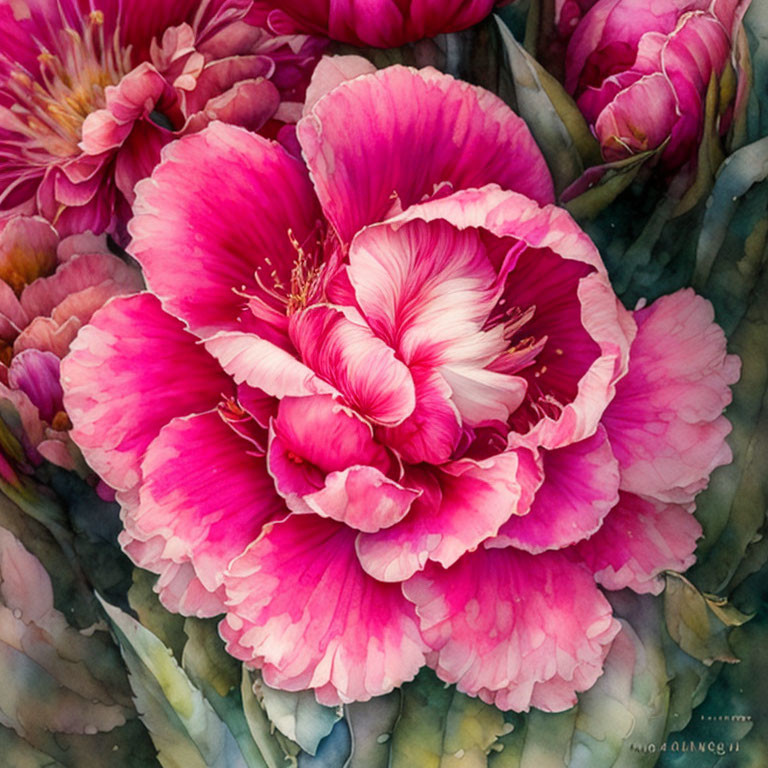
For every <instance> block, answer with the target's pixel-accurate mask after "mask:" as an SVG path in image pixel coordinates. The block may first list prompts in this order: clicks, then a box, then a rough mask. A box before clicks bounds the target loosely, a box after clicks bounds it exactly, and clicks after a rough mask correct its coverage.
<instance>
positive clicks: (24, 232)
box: [0, 216, 143, 469]
mask: <svg viewBox="0 0 768 768" xmlns="http://www.w3.org/2000/svg"><path fill="white" fill-rule="evenodd" d="M142 287H143V282H142V279H141V275H140V273H139V272H138V270H136V269H135V268H132V267H129V266H127V265H126V264H124V263H123V262H122V261H121V260H120V259H118V258H117V257H116V256H113V255H112V254H111V253H110V252H109V250H108V249H107V247H106V242H105V238H104V237H95V236H93V235H90V234H85V235H76V236H72V237H68V238H65V239H64V240H62V241H59V236H58V235H57V233H56V230H54V229H53V227H52V226H51V225H50V224H49V223H48V222H47V221H45V220H44V219H41V218H39V217H26V216H17V217H15V218H12V219H10V220H8V221H6V222H4V223H3V226H2V229H0V397H2V398H5V399H6V400H8V401H10V403H12V404H13V406H14V407H15V409H16V411H17V412H18V415H19V417H20V419H21V422H20V425H19V427H20V430H19V431H20V434H19V437H20V438H21V441H22V444H23V445H24V447H25V449H26V452H27V454H28V456H29V458H30V460H31V461H32V462H33V464H37V463H39V462H40V461H41V460H42V459H41V457H44V458H46V459H48V460H49V461H52V462H53V463H54V464H58V465H59V466H62V467H65V468H67V469H74V468H75V466H76V464H77V461H78V457H79V451H78V450H77V448H76V447H75V446H74V445H73V444H72V442H71V441H70V440H69V437H68V431H67V430H68V429H69V427H70V426H71V425H70V422H69V419H68V417H67V415H66V413H65V411H64V405H63V403H62V390H61V384H60V381H59V361H60V359H61V358H62V357H64V356H65V355H66V354H67V352H68V351H69V345H70V343H71V342H72V339H74V338H75V336H76V335H77V332H78V330H80V328H81V327H82V326H83V325H85V324H86V323H88V321H89V320H90V319H91V315H92V314H93V313H94V311H95V310H96V309H98V308H99V307H101V306H102V305H103V304H105V303H106V302H107V301H108V300H109V299H111V298H112V297H113V296H119V295H121V294H125V293H132V292H134V291H139V290H141V289H142ZM80 463H82V459H80Z"/></svg>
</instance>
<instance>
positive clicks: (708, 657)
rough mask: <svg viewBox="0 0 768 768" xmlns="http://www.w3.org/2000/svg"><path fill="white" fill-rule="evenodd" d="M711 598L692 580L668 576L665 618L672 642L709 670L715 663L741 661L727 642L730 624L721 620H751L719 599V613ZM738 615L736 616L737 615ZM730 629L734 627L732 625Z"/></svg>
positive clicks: (676, 574)
mask: <svg viewBox="0 0 768 768" xmlns="http://www.w3.org/2000/svg"><path fill="white" fill-rule="evenodd" d="M713 602H715V601H713V600H712V599H711V598H710V599H707V598H706V597H705V596H704V595H703V594H702V593H701V592H699V590H698V589H696V587H695V586H694V585H693V584H691V582H690V581H688V579H686V578H685V577H684V576H681V575H680V574H679V573H673V572H671V571H670V572H668V573H667V586H666V589H665V590H664V615H665V617H666V621H667V629H668V630H669V634H670V635H671V637H672V639H673V640H674V641H675V642H676V643H677V644H678V645H679V646H680V648H682V649H683V650H684V651H685V652H686V653H687V654H688V655H689V656H693V657H694V658H695V659H699V661H701V662H703V663H704V664H706V665H707V666H709V665H710V664H713V663H714V662H715V661H725V662H728V663H729V664H735V663H737V662H738V661H739V660H738V659H737V658H736V657H735V656H734V655H733V651H732V650H731V649H730V647H729V645H728V640H727V629H728V627H729V624H725V623H723V621H722V620H721V618H720V617H721V616H724V617H726V618H730V619H731V620H734V619H733V617H734V616H738V618H737V619H735V621H737V622H740V623H743V622H744V621H747V619H748V617H746V616H744V615H743V614H741V613H740V612H738V611H736V609H735V608H732V607H729V608H727V609H726V608H725V607H724V604H725V601H723V600H720V599H718V604H717V613H716V612H715V611H714V610H712V603H713ZM734 611H735V613H733V612H734ZM730 626H733V624H731V625H730Z"/></svg>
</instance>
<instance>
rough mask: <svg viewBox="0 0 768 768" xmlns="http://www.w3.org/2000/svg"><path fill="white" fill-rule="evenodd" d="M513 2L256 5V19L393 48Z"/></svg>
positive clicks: (291, 0) (290, 0) (265, 0)
mask: <svg viewBox="0 0 768 768" xmlns="http://www.w3.org/2000/svg"><path fill="white" fill-rule="evenodd" d="M509 1H510V0H503V1H502V2H498V0H409V2H402V0H372V1H371V0H368V1H367V2H360V0H352V1H351V2H350V0H256V2H255V3H254V9H253V11H252V17H253V18H254V19H257V20H258V21H259V22H260V23H262V24H265V25H268V26H269V27H270V28H272V29H274V30H276V31H278V32H281V33H291V32H301V31H303V32H313V33H316V34H320V35H327V36H328V37H330V38H331V39H332V40H339V41H341V42H343V43H351V44H352V45H371V46H375V47H377V48H395V47H397V46H399V45H403V44H404V43H409V42H412V41H414V40H420V39H421V38H423V37H434V36H435V35H439V34H442V33H446V32H459V31H460V30H462V29H467V27H471V26H472V25H473V24H477V23H478V22H480V21H482V20H483V19H484V18H485V17H486V16H488V14H490V13H491V11H492V10H493V7H494V6H495V5H503V4H505V2H509Z"/></svg>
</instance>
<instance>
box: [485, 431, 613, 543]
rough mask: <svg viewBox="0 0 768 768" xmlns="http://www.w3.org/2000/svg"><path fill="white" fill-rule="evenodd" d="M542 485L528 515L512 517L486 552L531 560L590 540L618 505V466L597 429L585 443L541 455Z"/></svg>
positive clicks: (603, 434) (606, 441) (602, 434)
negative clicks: (503, 551) (506, 550)
mask: <svg viewBox="0 0 768 768" xmlns="http://www.w3.org/2000/svg"><path fill="white" fill-rule="evenodd" d="M543 466H544V482H543V483H542V486H541V488H539V490H538V491H537V493H536V498H535V499H534V501H533V505H532V507H531V511H530V512H529V513H528V514H527V515H522V516H516V517H512V518H510V519H509V521H507V522H506V523H505V524H504V525H503V526H502V527H501V530H500V531H499V535H498V536H497V537H495V538H494V539H491V540H490V541H487V542H486V543H485V546H486V547H490V546H492V547H505V546H510V545H511V546H513V547H517V548H518V549H524V550H525V551H526V552H530V553H531V554H534V555H535V554H538V553H539V552H543V551H544V550H547V549H562V548H563V547H567V546H570V545H571V544H575V543H576V542H577V541H581V540H582V539H586V538H587V537H589V536H591V535H592V534H593V533H594V532H595V531H596V530H597V529H598V528H599V527H600V525H601V524H602V522H603V520H604V518H605V516H606V515H607V514H608V513H609V512H610V511H611V509H612V508H613V507H614V506H615V505H616V502H617V501H618V500H619V465H618V462H617V461H616V458H615V457H614V455H613V452H612V451H611V446H610V444H609V443H608V440H607V438H606V435H605V430H604V429H603V428H602V427H600V428H599V429H598V431H597V432H596V433H595V434H594V435H593V436H592V437H589V438H587V439H586V440H582V441H581V442H579V443H573V444H572V445H569V446H566V447H565V448H560V449H559V450H555V451H545V452H544V455H543Z"/></svg>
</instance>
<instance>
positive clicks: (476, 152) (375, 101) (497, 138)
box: [298, 66, 554, 242]
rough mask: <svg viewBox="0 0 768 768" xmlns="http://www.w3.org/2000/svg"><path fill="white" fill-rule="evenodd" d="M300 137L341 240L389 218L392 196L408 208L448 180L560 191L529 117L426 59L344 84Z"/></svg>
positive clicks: (539, 192)
mask: <svg viewBox="0 0 768 768" xmlns="http://www.w3.org/2000/svg"><path fill="white" fill-rule="evenodd" d="M298 136H299V142H300V143H301V146H302V148H303V150H304V156H305V157H306V160H307V164H308V165H309V168H310V171H311V173H312V176H313V179H314V181H315V184H316V187H317V193H318V196H319V198H320V201H321V203H322V206H323V210H324V211H325V213H326V215H327V216H328V218H329V220H330V221H331V223H332V224H333V225H334V227H335V228H336V231H337V233H338V234H339V237H340V238H341V240H342V241H343V242H349V241H350V240H351V239H352V237H353V236H354V235H355V233H357V232H358V231H359V230H360V229H361V228H362V227H363V226H365V225H366V224H371V223H373V222H375V221H380V220H382V219H383V218H384V217H385V216H386V215H387V213H388V212H389V211H390V210H391V209H392V205H393V195H396V196H397V199H398V200H399V203H400V205H401V207H402V208H403V209H404V208H407V207H408V206H409V205H412V204H413V203H417V202H419V201H420V200H421V199H422V198H424V197H425V196H427V195H431V194H432V193H433V192H434V190H435V187H437V186H438V185H440V184H442V183H444V182H448V183H450V184H451V186H452V187H453V188H454V189H466V188H469V187H480V186H483V185H485V184H490V183H498V184H500V185H501V186H502V187H505V188H508V189H513V190H516V191H519V192H522V193H523V194H526V195H528V196H529V197H532V198H534V199H535V200H538V201H540V202H542V203H547V202H550V201H551V200H552V199H553V197H554V193H553V190H552V181H551V177H550V174H549V171H548V170H547V167H546V164H545V163H544V159H543V157H542V155H541V152H540V151H539V149H538V147H537V146H536V144H535V143H534V141H533V139H532V138H531V135H530V133H529V132H528V129H527V127H526V126H525V123H523V121H522V120H521V119H520V118H519V117H518V116H517V115H515V114H514V113H513V112H512V111H511V110H510V109H509V107H507V106H506V105H505V104H504V103H503V102H502V101H501V100H500V99H498V98H497V97H496V96H494V95H492V94H491V93H489V92H488V91H484V90H481V89H479V88H476V87H474V86H471V85H468V84H467V83H463V82H461V81H457V80H454V79H453V78H452V77H450V76H448V75H443V74H440V73H438V72H436V71H435V70H433V69H429V68H427V69H422V70H419V71H415V70H412V69H406V68H405V67H401V66H393V67H388V68H387V69H384V70H380V71H378V72H377V73H375V74H371V75H365V76H362V77H357V78H355V79H354V80H349V81H347V82H344V83H342V84H341V85H340V86H339V87H338V88H336V89H335V90H334V91H332V92H331V93H329V94H328V95H327V96H325V97H324V98H323V99H321V100H320V101H319V102H317V104H315V106H314V108H313V109H312V110H311V111H310V112H309V113H308V114H307V115H306V116H305V117H304V118H303V119H302V121H301V122H300V123H299V125H298ZM393 157H396V158H397V162H392V158H393ZM414 168H418V169H419V173H414V172H413V169H414Z"/></svg>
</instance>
